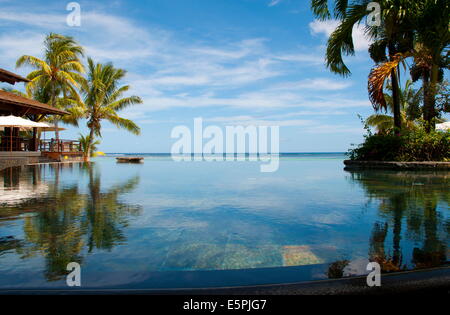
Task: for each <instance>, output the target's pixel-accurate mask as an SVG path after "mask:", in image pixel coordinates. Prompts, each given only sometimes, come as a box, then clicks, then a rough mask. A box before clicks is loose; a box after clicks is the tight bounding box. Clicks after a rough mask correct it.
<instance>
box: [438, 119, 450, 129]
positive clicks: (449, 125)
mask: <svg viewBox="0 0 450 315" xmlns="http://www.w3.org/2000/svg"><path fill="white" fill-rule="evenodd" d="M436 130H440V131H447V130H450V121H447V122H445V123H442V124H438V125H436Z"/></svg>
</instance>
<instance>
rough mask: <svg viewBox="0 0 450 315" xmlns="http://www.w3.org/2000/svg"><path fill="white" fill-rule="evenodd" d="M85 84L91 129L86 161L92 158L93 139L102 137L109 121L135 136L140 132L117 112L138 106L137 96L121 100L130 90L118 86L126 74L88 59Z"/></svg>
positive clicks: (123, 71)
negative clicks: (103, 128) (104, 126)
mask: <svg viewBox="0 0 450 315" xmlns="http://www.w3.org/2000/svg"><path fill="white" fill-rule="evenodd" d="M88 68H89V69H88V82H87V84H86V86H84V87H83V95H84V107H85V117H86V119H87V120H88V122H87V126H88V127H89V129H90V133H89V147H88V152H87V154H86V155H87V158H89V157H90V155H91V150H92V144H93V143H94V139H95V136H98V137H101V123H102V121H103V120H106V121H109V122H110V123H112V124H113V125H115V126H116V127H118V128H123V129H126V130H128V131H130V132H131V133H133V134H135V135H139V134H140V128H139V127H138V126H137V125H136V124H135V123H134V122H133V121H131V120H129V119H125V118H122V117H120V116H119V115H118V113H117V112H118V111H120V110H122V109H124V108H126V107H128V106H131V105H135V104H141V103H142V100H141V98H140V97H138V96H128V97H123V94H124V93H125V92H127V91H128V90H129V89H130V86H129V85H124V86H119V82H120V80H122V79H123V78H124V77H125V75H126V71H125V70H122V69H117V68H114V66H113V65H112V64H111V63H108V64H100V63H97V64H96V63H94V61H93V60H92V59H91V58H88Z"/></svg>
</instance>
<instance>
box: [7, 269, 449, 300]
mask: <svg viewBox="0 0 450 315" xmlns="http://www.w3.org/2000/svg"><path fill="white" fill-rule="evenodd" d="M395 294H445V295H450V266H448V267H441V268H434V269H426V270H416V271H406V272H400V273H392V274H384V275H382V278H381V287H368V286H367V279H366V276H360V277H352V278H345V279H335V280H319V281H310V282H301V283H290V284H278V285H260V286H247V287H224V288H207V289H162V290H160V289H149V290H147V289H136V290H134V289H109V290H107V289H99V290H94V289H92V290H82V289H73V290H49V289H47V290H34V289H32V290H0V295H194V296H201V295H395Z"/></svg>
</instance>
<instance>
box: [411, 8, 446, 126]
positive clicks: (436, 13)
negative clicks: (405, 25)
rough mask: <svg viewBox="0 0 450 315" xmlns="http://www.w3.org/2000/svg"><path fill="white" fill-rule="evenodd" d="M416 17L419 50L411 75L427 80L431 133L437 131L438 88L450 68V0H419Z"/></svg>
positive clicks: (426, 116) (426, 109)
mask: <svg viewBox="0 0 450 315" xmlns="http://www.w3.org/2000/svg"><path fill="white" fill-rule="evenodd" d="M413 17H414V24H415V26H416V42H417V43H418V45H416V46H418V48H417V49H416V56H415V63H414V67H413V68H412V73H411V76H412V77H413V78H414V79H418V78H421V79H422V81H423V87H424V111H423V114H424V115H423V116H424V120H425V121H426V123H427V124H426V130H427V132H430V131H431V130H434V129H435V120H434V118H435V117H436V116H437V112H436V96H437V94H438V85H439V83H440V82H442V80H443V77H444V69H445V68H446V69H449V68H450V61H449V57H450V56H449V55H450V50H449V45H450V30H449V25H450V3H449V2H448V1H447V0H421V1H418V6H417V10H416V11H415V14H414V15H413Z"/></svg>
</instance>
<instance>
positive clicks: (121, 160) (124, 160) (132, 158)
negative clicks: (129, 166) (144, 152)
mask: <svg viewBox="0 0 450 315" xmlns="http://www.w3.org/2000/svg"><path fill="white" fill-rule="evenodd" d="M116 160H117V163H143V162H144V158H143V157H138V156H127V157H117V158H116Z"/></svg>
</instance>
